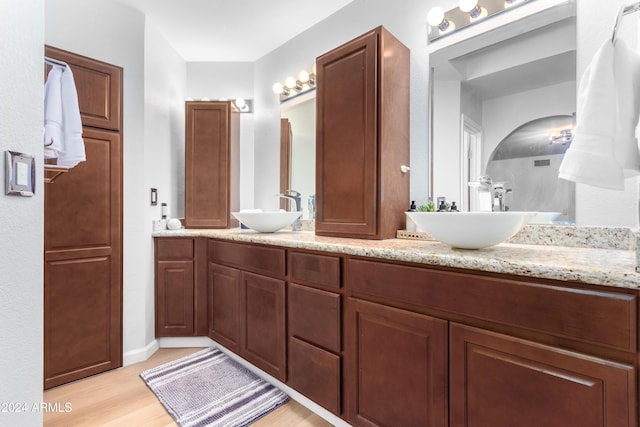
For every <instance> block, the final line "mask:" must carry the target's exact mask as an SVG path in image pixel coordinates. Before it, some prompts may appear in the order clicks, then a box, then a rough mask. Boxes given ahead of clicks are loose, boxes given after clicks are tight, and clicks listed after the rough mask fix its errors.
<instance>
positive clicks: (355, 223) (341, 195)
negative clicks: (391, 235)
mask: <svg viewBox="0 0 640 427" xmlns="http://www.w3.org/2000/svg"><path fill="white" fill-rule="evenodd" d="M377 56H378V34H377V33H376V32H370V33H367V34H365V35H364V36H362V37H359V38H357V39H355V40H353V41H351V42H349V43H347V44H345V45H343V46H341V47H339V48H337V49H334V50H333V51H331V52H329V53H327V54H325V55H323V56H321V57H319V58H318V60H317V63H316V67H317V81H318V85H317V94H316V102H317V106H318V107H317V124H316V193H317V217H316V234H323V233H324V232H329V233H330V235H335V233H340V234H343V235H356V236H364V237H366V236H375V235H376V233H377V231H378V230H377V227H376V219H377V218H376V212H377V211H376V205H377V203H376V200H377V192H378V185H377V183H378V177H377V164H376V162H377V155H378V152H377V139H378V135H377V121H376V120H377V93H378V91H377V83H376V82H377V80H376V78H377V71H376V70H377V65H376V64H377Z"/></svg>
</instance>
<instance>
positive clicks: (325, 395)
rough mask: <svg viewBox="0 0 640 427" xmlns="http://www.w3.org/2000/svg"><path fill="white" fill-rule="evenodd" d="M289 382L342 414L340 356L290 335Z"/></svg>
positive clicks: (314, 399)
mask: <svg viewBox="0 0 640 427" xmlns="http://www.w3.org/2000/svg"><path fill="white" fill-rule="evenodd" d="M289 385H290V386H291V387H293V388H294V389H296V390H297V391H299V392H300V393H302V394H304V395H305V396H307V397H308V398H310V399H311V400H313V401H314V402H316V403H318V404H319V405H322V406H323V407H325V408H326V409H328V410H329V411H331V412H333V413H334V414H337V415H339V414H340V356H337V355H335V354H333V353H330V352H328V351H324V350H321V349H319V348H317V347H315V346H313V345H311V344H308V343H305V342H303V341H300V340H298V339H295V338H293V337H292V338H290V339H289Z"/></svg>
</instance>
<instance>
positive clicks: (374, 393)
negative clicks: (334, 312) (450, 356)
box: [344, 299, 493, 427]
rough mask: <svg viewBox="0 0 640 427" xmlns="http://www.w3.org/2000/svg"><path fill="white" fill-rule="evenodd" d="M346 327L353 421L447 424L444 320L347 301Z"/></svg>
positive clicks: (346, 376) (434, 426)
mask: <svg viewBox="0 0 640 427" xmlns="http://www.w3.org/2000/svg"><path fill="white" fill-rule="evenodd" d="M346 326H347V332H346V333H347V334H348V335H347V336H346V337H345V342H346V343H347V344H346V345H347V347H346V348H345V351H346V357H347V358H348V359H347V360H348V361H347V368H346V369H345V371H344V380H345V383H346V390H347V401H346V410H347V417H348V421H349V422H351V423H353V424H354V425H358V426H388V427H393V426H407V427H409V426H429V427H444V426H446V425H447V419H448V416H447V401H448V399H447V350H448V349H447V322H446V321H444V320H440V319H435V318H432V317H428V316H425V315H421V314H416V313H412V312H408V311H404V310H399V309H395V308H390V307H386V306H382V305H379V304H374V303H369V302H365V301H361V300H357V299H349V301H348V308H347V325H346ZM489 425H493V424H486V426H489Z"/></svg>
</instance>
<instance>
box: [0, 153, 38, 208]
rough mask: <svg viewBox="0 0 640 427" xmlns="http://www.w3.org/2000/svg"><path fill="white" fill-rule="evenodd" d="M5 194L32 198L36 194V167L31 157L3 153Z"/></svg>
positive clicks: (21, 154)
mask: <svg viewBox="0 0 640 427" xmlns="http://www.w3.org/2000/svg"><path fill="white" fill-rule="evenodd" d="M5 159H6V161H5V171H6V173H5V180H4V182H5V189H6V190H5V194H9V195H13V196H29V197H30V196H33V195H34V194H35V193H36V167H35V159H34V157H33V156H31V155H29V154H24V153H17V152H15V151H5Z"/></svg>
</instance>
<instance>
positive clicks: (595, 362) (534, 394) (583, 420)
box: [450, 324, 638, 427]
mask: <svg viewBox="0 0 640 427" xmlns="http://www.w3.org/2000/svg"><path fill="white" fill-rule="evenodd" d="M450 347H451V350H450V352H451V353H450V358H451V359H450V367H451V369H450V372H451V373H450V387H451V389H450V401H451V403H450V405H451V426H456V427H461V426H464V427H485V426H495V427H502V426H515V425H517V426H519V427H529V426H531V427H539V426H545V427H567V426H580V427H604V426H607V427H613V426H616V427H622V426H624V427H631V426H637V425H638V424H637V423H638V419H637V414H636V405H637V403H638V402H637V396H636V370H635V369H634V367H633V366H629V365H625V364H621V363H616V362H613V361H608V360H604V359H599V358H596V357H591V356H587V355H583V354H579V353H575V352H571V351H566V350H561V349H556V348H553V347H549V346H544V345H542V344H537V343H533V342H529V341H525V340H521V339H516V338H512V337H509V336H505V335H500V334H496V333H491V332H487V331H482V330H480V329H475V328H471V327H467V326H462V325H456V324H452V325H451V330H450Z"/></svg>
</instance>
